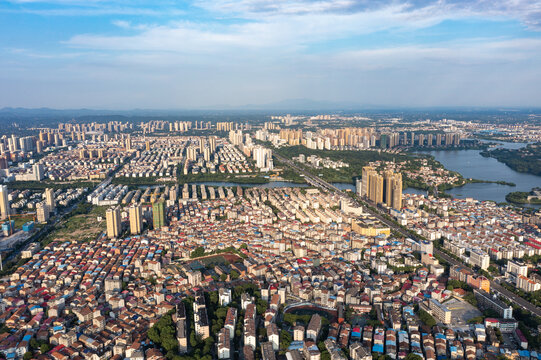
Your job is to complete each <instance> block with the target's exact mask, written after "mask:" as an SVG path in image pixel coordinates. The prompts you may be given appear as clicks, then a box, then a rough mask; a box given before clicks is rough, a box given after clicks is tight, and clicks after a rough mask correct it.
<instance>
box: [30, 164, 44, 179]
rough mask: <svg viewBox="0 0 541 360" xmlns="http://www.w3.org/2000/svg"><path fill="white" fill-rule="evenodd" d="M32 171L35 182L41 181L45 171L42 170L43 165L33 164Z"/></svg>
mask: <svg viewBox="0 0 541 360" xmlns="http://www.w3.org/2000/svg"><path fill="white" fill-rule="evenodd" d="M32 171H33V173H34V178H35V180H36V181H41V180H42V179H43V178H44V177H45V174H44V173H45V171H44V170H43V165H41V164H34V165H33V166H32Z"/></svg>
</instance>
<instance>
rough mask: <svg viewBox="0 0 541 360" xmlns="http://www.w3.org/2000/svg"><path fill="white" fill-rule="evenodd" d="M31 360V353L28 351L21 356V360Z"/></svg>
mask: <svg viewBox="0 0 541 360" xmlns="http://www.w3.org/2000/svg"><path fill="white" fill-rule="evenodd" d="M30 359H32V353H31V352H30V351H27V352H25V353H24V355H23V360H30Z"/></svg>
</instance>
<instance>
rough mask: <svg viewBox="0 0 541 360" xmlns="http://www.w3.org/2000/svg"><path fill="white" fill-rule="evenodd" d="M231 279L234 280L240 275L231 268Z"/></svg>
mask: <svg viewBox="0 0 541 360" xmlns="http://www.w3.org/2000/svg"><path fill="white" fill-rule="evenodd" d="M230 275H231V279H232V280H236V279H238V278H239V277H240V274H239V273H238V272H237V271H236V270H231V274H230Z"/></svg>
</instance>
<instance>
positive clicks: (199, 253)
mask: <svg viewBox="0 0 541 360" xmlns="http://www.w3.org/2000/svg"><path fill="white" fill-rule="evenodd" d="M201 256H205V248H204V247H202V246H199V247H197V248H195V250H194V251H192V253H191V254H190V258H192V259H194V258H198V257H201Z"/></svg>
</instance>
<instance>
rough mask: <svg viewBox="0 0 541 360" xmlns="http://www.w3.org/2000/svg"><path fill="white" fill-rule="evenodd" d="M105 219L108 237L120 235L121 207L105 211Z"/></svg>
mask: <svg viewBox="0 0 541 360" xmlns="http://www.w3.org/2000/svg"><path fill="white" fill-rule="evenodd" d="M105 219H106V220H107V237H109V238H116V237H118V236H119V235H120V231H121V230H122V228H121V225H122V224H121V219H120V209H119V208H118V207H116V208H110V209H108V210H107V212H106V213H105Z"/></svg>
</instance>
